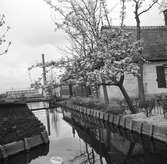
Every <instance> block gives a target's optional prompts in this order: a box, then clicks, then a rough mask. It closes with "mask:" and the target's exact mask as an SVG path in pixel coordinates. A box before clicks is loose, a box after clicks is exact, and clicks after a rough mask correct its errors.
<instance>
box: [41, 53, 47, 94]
mask: <svg viewBox="0 0 167 164" xmlns="http://www.w3.org/2000/svg"><path fill="white" fill-rule="evenodd" d="M42 69H43V73H42V75H43V85H44V86H46V83H47V82H46V67H45V55H44V54H42ZM42 92H43V95H44V94H46V93H44V92H45V91H42Z"/></svg>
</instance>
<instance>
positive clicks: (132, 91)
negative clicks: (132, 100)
mask: <svg viewBox="0 0 167 164" xmlns="http://www.w3.org/2000/svg"><path fill="white" fill-rule="evenodd" d="M124 87H125V89H126V91H127V93H128V94H129V96H130V97H137V96H138V84H137V79H136V78H135V77H134V76H132V75H126V76H125V81H124ZM107 90H108V96H109V99H110V100H111V99H123V95H122V93H121V91H120V89H119V88H118V87H117V86H108V87H107ZM103 97H104V95H103V89H102V87H100V98H102V99H103Z"/></svg>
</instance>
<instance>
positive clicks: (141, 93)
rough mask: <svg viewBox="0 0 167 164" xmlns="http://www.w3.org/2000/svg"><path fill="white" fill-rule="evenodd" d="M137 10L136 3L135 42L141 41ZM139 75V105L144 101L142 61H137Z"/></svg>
mask: <svg viewBox="0 0 167 164" xmlns="http://www.w3.org/2000/svg"><path fill="white" fill-rule="evenodd" d="M138 10H139V6H138V3H136V6H135V19H136V28H137V29H136V30H137V34H136V39H137V41H139V40H140V39H141V27H140V18H139V14H138ZM139 74H140V76H138V95H139V100H140V103H142V104H143V103H144V101H145V96H144V85H143V62H142V61H139Z"/></svg>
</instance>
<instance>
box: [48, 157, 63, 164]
mask: <svg viewBox="0 0 167 164" xmlns="http://www.w3.org/2000/svg"><path fill="white" fill-rule="evenodd" d="M50 162H51V163H54V164H63V158H61V157H51V158H50Z"/></svg>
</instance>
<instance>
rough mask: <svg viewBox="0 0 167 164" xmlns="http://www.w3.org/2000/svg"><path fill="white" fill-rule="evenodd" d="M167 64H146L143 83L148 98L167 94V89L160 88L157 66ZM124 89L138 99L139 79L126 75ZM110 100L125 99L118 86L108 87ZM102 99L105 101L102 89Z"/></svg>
mask: <svg viewBox="0 0 167 164" xmlns="http://www.w3.org/2000/svg"><path fill="white" fill-rule="evenodd" d="M163 64H167V62H152V63H148V64H144V66H143V83H144V91H145V95H146V97H153V96H155V95H160V94H166V95H167V88H158V84H157V81H156V79H157V73H156V66H161V65H163ZM124 87H125V89H126V91H127V93H128V94H129V96H130V97H134V98H135V97H136V98H137V97H138V82H137V78H136V77H134V76H132V75H126V76H125V81H124ZM107 91H108V96H109V99H110V100H111V99H123V95H122V93H121V91H120V89H119V88H118V87H116V86H108V87H107ZM100 98H101V99H103V98H104V95H103V89H102V87H100Z"/></svg>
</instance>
